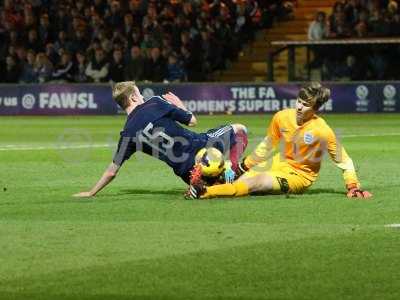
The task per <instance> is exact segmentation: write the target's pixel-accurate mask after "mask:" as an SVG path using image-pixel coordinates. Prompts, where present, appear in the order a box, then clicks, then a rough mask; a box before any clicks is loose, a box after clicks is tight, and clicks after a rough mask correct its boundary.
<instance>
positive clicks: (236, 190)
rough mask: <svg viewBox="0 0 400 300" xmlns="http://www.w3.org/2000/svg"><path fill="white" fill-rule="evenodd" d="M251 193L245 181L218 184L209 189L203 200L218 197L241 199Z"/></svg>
mask: <svg viewBox="0 0 400 300" xmlns="http://www.w3.org/2000/svg"><path fill="white" fill-rule="evenodd" d="M248 193H249V187H248V186H247V184H246V183H244V182H243V181H236V182H234V183H225V184H218V185H213V186H210V187H207V190H206V192H205V193H204V195H202V197H201V198H211V197H218V196H235V197H240V196H244V195H247V194H248Z"/></svg>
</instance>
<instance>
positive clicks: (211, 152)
mask: <svg viewBox="0 0 400 300" xmlns="http://www.w3.org/2000/svg"><path fill="white" fill-rule="evenodd" d="M195 163H196V164H197V165H199V166H200V167H201V174H202V175H203V176H204V177H218V176H219V175H221V173H222V172H223V171H224V165H225V161H224V156H223V155H222V153H221V151H219V150H218V149H216V148H213V147H210V148H202V149H200V150H199V152H197V154H196V157H195Z"/></svg>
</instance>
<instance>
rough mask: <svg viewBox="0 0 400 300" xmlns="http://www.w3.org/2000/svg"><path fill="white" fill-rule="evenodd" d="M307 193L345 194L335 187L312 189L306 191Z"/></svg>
mask: <svg viewBox="0 0 400 300" xmlns="http://www.w3.org/2000/svg"><path fill="white" fill-rule="evenodd" d="M304 194H305V195H315V194H335V195H344V194H345V192H344V191H338V190H335V189H311V190H308V191H306V192H305V193H304Z"/></svg>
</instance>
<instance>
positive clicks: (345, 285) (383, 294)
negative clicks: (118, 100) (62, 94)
mask: <svg viewBox="0 0 400 300" xmlns="http://www.w3.org/2000/svg"><path fill="white" fill-rule="evenodd" d="M270 117H271V116H270V115H256V116H225V115H224V116H203V117H199V125H198V127H196V129H195V130H197V131H204V130H206V129H208V128H211V127H215V126H218V125H221V124H225V123H231V122H240V123H243V124H245V125H247V126H248V128H249V131H250V144H249V148H248V151H247V153H248V152H250V150H252V149H253V148H254V146H255V145H256V144H257V142H259V141H260V140H261V138H262V137H263V136H264V134H265V131H266V126H267V124H268V122H269V120H270ZM324 118H325V119H326V120H327V121H328V124H330V125H331V127H332V128H333V129H334V130H335V131H336V132H337V133H338V134H339V136H341V139H342V142H343V145H344V146H345V148H346V150H347V152H348V153H349V155H350V156H351V157H352V159H353V161H354V163H355V165H356V168H357V170H358V175H359V178H360V180H361V182H362V184H363V187H364V188H365V189H368V190H369V191H371V192H372V193H373V194H374V198H373V199H372V200H349V199H347V198H346V197H345V189H344V183H343V179H342V176H341V172H340V170H339V169H336V167H335V166H334V165H333V164H332V163H331V162H330V160H329V158H328V157H327V158H325V162H324V163H323V167H322V170H321V173H320V177H319V180H318V181H317V182H316V184H314V185H313V186H312V188H311V189H310V190H309V191H308V192H307V193H306V194H304V195H291V196H289V197H286V196H253V197H244V198H236V199H233V198H225V199H213V200H185V199H184V198H183V192H184V191H185V185H184V183H183V182H182V181H181V180H180V179H179V178H177V177H175V176H174V175H173V172H172V171H171V170H169V169H168V168H167V167H166V166H165V165H163V164H162V163H161V162H159V161H157V160H155V159H152V158H150V157H147V156H145V155H143V154H138V155H135V157H132V158H131V160H129V161H128V162H127V163H126V164H125V165H124V166H123V168H122V169H121V171H120V173H119V175H118V177H117V178H116V179H115V180H114V182H112V183H111V185H110V186H108V187H107V188H106V189H105V190H103V191H102V192H100V193H99V194H98V196H97V197H96V198H93V199H86V200H81V199H75V198H72V197H71V195H72V194H74V193H77V192H80V191H83V190H87V189H89V188H90V187H91V186H92V185H93V184H94V183H95V182H96V181H97V180H98V179H99V177H100V176H101V174H102V173H103V171H104V170H105V168H106V167H107V166H108V164H109V163H110V162H111V158H112V155H113V152H114V150H115V143H116V141H117V140H118V137H119V131H120V130H121V128H122V126H123V124H124V120H125V118H124V117H122V116H118V117H116V116H113V117H52V118H47V117H2V118H0V124H1V126H0V174H1V175H0V299H32V300H33V299H41V300H42V299H46V300H47V299H49V300H50V299H51V300H53V299H79V300H84V299H88V300H94V299H104V300H108V299H122V300H126V299H182V300H183V299H400V250H399V249H400V228H397V229H396V228H388V227H385V225H387V224H396V223H400V202H399V201H400V199H399V195H400V187H399V184H400V179H399V178H400V115H395V114H387V115H384V114H381V115H327V116H325V117H324Z"/></svg>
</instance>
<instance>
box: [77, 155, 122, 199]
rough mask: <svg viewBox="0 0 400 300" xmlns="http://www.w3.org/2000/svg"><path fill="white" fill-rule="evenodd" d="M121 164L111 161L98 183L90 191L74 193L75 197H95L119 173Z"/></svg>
mask: <svg viewBox="0 0 400 300" xmlns="http://www.w3.org/2000/svg"><path fill="white" fill-rule="evenodd" d="M119 168H120V166H118V165H116V164H115V163H113V162H112V163H111V164H110V165H109V166H108V168H107V170H106V171H105V172H104V173H103V176H101V178H100V180H99V181H98V182H97V183H96V185H95V186H94V187H93V188H92V189H91V190H90V191H88V192H81V193H78V194H75V195H73V196H74V197H79V198H85V197H93V196H95V195H96V194H97V193H98V192H99V191H101V190H102V189H103V188H104V187H105V186H106V185H108V184H109V183H110V182H111V181H112V180H113V179H114V178H115V177H116V176H117V173H118V170H119Z"/></svg>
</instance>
